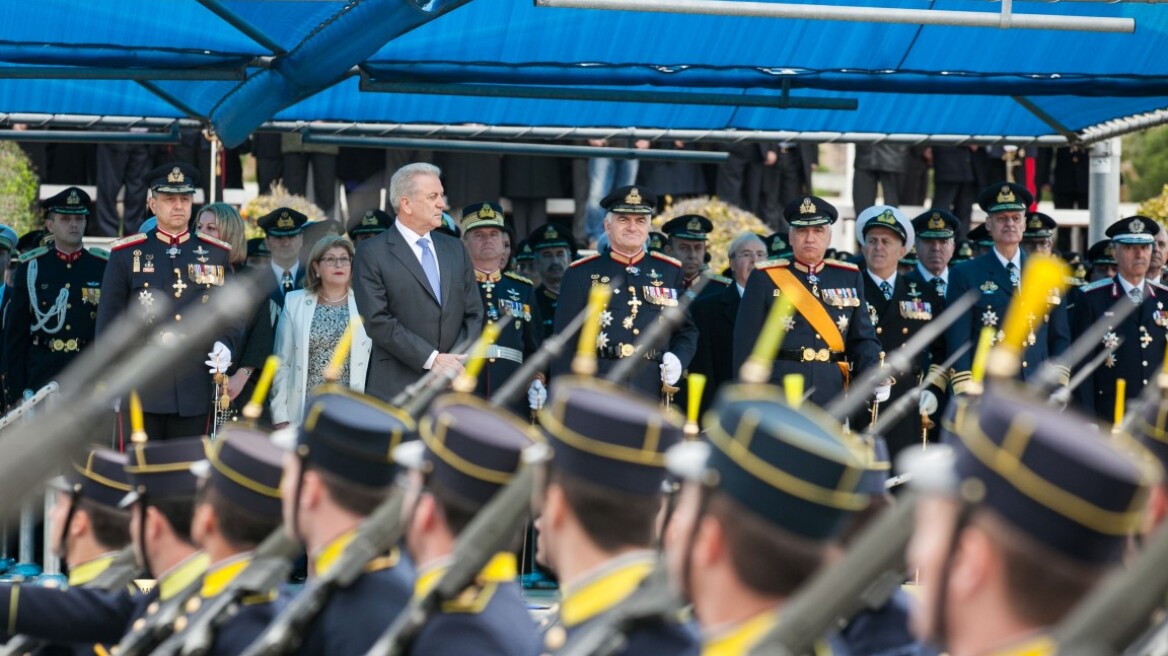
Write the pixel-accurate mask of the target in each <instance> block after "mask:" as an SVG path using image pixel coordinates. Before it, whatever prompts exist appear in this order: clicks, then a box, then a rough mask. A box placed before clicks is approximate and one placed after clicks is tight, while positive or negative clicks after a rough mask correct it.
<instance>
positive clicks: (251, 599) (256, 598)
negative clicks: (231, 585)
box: [240, 590, 276, 606]
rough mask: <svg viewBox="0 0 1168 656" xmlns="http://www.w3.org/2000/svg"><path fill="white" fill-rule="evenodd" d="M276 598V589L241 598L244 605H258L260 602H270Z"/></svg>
mask: <svg viewBox="0 0 1168 656" xmlns="http://www.w3.org/2000/svg"><path fill="white" fill-rule="evenodd" d="M275 600H276V591H275V590H272V591H271V592H262V593H259V594H253V595H247V596H246V597H244V598H243V599H241V600H240V603H241V604H243V605H244V606H258V605H259V604H268V603H271V602H273V601H275Z"/></svg>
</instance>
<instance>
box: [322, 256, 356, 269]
mask: <svg viewBox="0 0 1168 656" xmlns="http://www.w3.org/2000/svg"><path fill="white" fill-rule="evenodd" d="M320 263H321V264H327V265H329V266H335V267H347V266H349V265H350V264H352V263H353V258H351V257H323V258H321V259H320Z"/></svg>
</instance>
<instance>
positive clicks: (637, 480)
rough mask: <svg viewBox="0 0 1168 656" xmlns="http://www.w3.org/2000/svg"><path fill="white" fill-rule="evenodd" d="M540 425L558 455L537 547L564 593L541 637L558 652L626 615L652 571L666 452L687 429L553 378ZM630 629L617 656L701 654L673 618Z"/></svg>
mask: <svg viewBox="0 0 1168 656" xmlns="http://www.w3.org/2000/svg"><path fill="white" fill-rule="evenodd" d="M540 417H541V424H542V425H543V427H544V428H545V429H546V430H547V433H548V435H549V442H550V445H551V447H552V454H553V455H552V460H551V462H550V464H548V465H547V472H546V477H547V482H546V484H545V485H544V489H543V494H542V496H541V498H540V499H539V500H537V502H536V504H537V506H539V508H540V515H539V520H538V521H537V528H538V529H539V531H540V546H539V548H540V550H541V562H546V563H547V564H548V565H549V567H550V568H551V569H552V570H553V571H555V573H556V574H557V575H558V576H559V579H560V589H561V593H562V595H561V603H560V607H559V613H558V616H557V618H556V620H555V622H554V623H553V624H552V626H550V627H549V628H548V629H547V630H546V631H545V633H544V651H545V652H551V653H554V652H556V651H557V650H560V649H564V648H565V645H568V646H570V645H571V642H572V640H574V639H580V638H579V636H582V635H585V634H586V633H587V632H589V631H594V630H597V629H596V627H597V626H598V624H600V623H603V622H606V621H608V619H610V618H611V617H612V616H613V613H615V612H619V609H620V608H621V605H622V604H623V603H624V602H625V601H626V600H627V599H629V597H630V595H632V594H633V593H634V591H635V590H637V588H638V587H639V586H641V585H643V582H645V580H646V578H647V577H648V576H649V573H650V572H651V571H652V570H653V569H654V566H655V565H656V563H657V558H658V557H657V554H656V552H655V550H654V549H653V547H654V544H655V543H656V541H657V529H656V527H657V517H658V513H659V512H660V510H661V506H662V500H663V499H662V496H663V495H662V491H661V489H662V483H663V482H664V481H665V475H666V472H665V456H664V453H665V451H666V450H667V449H669V447H671V446H673V445H674V444H676V443H678V442H679V441H680V440H681V421H680V418H679V417H677V416H676V415H674V414H673V413H666V412H663V411H662V409H661V408H660V407H659V406H658V405H657V404H654V403H650V402H648V401H647V400H645V399H642V398H638V397H635V396H630V395H629V394H628V391H627V390H626V389H624V388H623V387H619V386H616V385H612V384H609V383H607V382H604V381H599V380H595V379H589V378H580V377H575V376H563V377H560V378H557V379H556V381H555V384H554V385H553V386H552V394H551V398H550V399H549V400H548V404H547V406H545V407H544V409H543V411H542V413H541V415H540ZM625 630H626V631H627V632H626V634H625V638H626V642H625V647H624V649H623V650H620V651H617V652H615V653H614V656H617V655H619V654H628V655H630V656H631V655H633V654H675V655H679V656H684V655H687V654H694V655H696V654H697V653H698V646H697V640H696V638H695V636H694V635H693V633H692V632H691V631H690V630H689V629H688V628H687V627H686V626H684V625H683V624H681V622H680V621H679V620H678V618H677V617H676V616H661V617H657V618H651V619H649V618H646V619H645V620H644V621H642V622H639V623H637V624H636V625H634V626H633V627H631V628H626V629H625Z"/></svg>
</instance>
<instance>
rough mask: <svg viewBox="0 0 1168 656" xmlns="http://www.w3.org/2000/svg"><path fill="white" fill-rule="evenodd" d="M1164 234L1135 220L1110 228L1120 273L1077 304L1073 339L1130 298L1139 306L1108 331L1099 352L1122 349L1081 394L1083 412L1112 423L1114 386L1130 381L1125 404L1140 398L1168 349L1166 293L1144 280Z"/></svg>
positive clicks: (1144, 220) (1089, 288) (1093, 288)
mask: <svg viewBox="0 0 1168 656" xmlns="http://www.w3.org/2000/svg"><path fill="white" fill-rule="evenodd" d="M1160 230H1162V228H1161V227H1160V225H1159V224H1158V223H1156V222H1155V221H1153V220H1152V219H1149V218H1146V217H1143V216H1133V217H1128V218H1126V219H1120V220H1118V221H1116V222H1115V223H1113V224H1112V225H1111V226H1110V227H1108V228H1107V233H1106V234H1107V236H1108V237H1110V238H1111V243H1112V244H1114V247H1115V259H1116V261H1117V262H1118V264H1119V273H1118V274H1116V276H1115V277H1114V278H1104V279H1101V280H1097V281H1095V282H1093V283H1091V284H1089V285H1086V286H1085V287H1083V288H1082V293H1081V294H1080V295H1079V298H1078V299H1077V300H1076V302H1075V307H1074V314H1073V316H1072V321H1071V327H1072V333H1073V335H1074V337H1075V338H1078V337H1079V335H1081V334H1083V332H1085V331H1086V330H1087V329H1088V328H1090V327H1091V326H1092V325H1094V324H1095V322H1096V321H1100V320H1106V318H1107V316H1109V315H1110V314H1112V312H1111V307H1112V306H1113V305H1115V303H1116V301H1118V300H1119V299H1120V298H1121V297H1124V296H1126V297H1127V298H1129V299H1131V302H1132V303H1136V304H1138V305H1139V309H1137V310H1136V311H1135V312H1133V313H1132V314H1129V315H1128V316H1127V317H1126V318H1125V319H1124V320H1123V322H1122V323H1120V324H1118V325H1109V330H1108V332H1107V334H1106V335H1104V336H1103V342H1102V344H1100V345H1099V349H1102V348H1104V347H1112V346H1116V345H1118V348H1117V349H1116V350H1115V351H1113V352H1112V354H1111V355H1110V356H1109V357H1108V358H1107V359H1106V360H1105V361H1104V363H1103V366H1101V367H1099V368H1097V369H1096V370H1095V371H1094V373H1092V374H1091V375H1090V376H1088V377H1087V379H1086V380H1084V381H1083V383H1082V385H1080V387H1079V389H1078V394H1079V398H1080V399H1081V400H1082V402H1083V406H1084V412H1086V413H1087V414H1093V415H1095V416H1096V417H1099V418H1101V419H1104V420H1106V421H1110V420H1111V419H1112V418H1113V417H1114V416H1115V406H1116V381H1118V380H1121V379H1122V380H1124V381H1126V390H1127V391H1126V393H1125V395H1124V399H1125V400H1124V404H1125V405H1126V404H1127V402H1128V401H1127V400H1128V399H1135V398H1138V397H1139V395H1140V391H1141V390H1143V389H1144V386H1145V385H1147V384H1148V382H1149V381H1153V380H1155V377H1156V374H1157V373H1158V372H1159V371H1160V366H1161V362H1163V359H1164V345H1165V344H1166V343H1168V310H1166V309H1165V304H1168V288H1165V287H1162V286H1160V285H1157V284H1155V283H1153V282H1148V281H1145V280H1144V276H1146V275H1147V272H1148V265H1149V262H1150V261H1151V251H1152V242H1153V239H1154V237H1155V235H1156V234H1157V233H1159V232H1160Z"/></svg>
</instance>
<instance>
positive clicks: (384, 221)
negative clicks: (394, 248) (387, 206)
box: [349, 209, 393, 237]
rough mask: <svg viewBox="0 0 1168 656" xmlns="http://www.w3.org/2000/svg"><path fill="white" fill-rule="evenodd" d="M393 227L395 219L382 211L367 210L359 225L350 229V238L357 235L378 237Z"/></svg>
mask: <svg viewBox="0 0 1168 656" xmlns="http://www.w3.org/2000/svg"><path fill="white" fill-rule="evenodd" d="M392 225H393V217H392V216H390V215H388V214H386V213H385V212H382V211H381V210H376V209H374V210H365V216H363V217H361V220H360V221H358V222H357V225H355V226H353V227H352V228H349V237H356V236H357V235H378V234H381V233H383V232H385V231H386V230H389V228H390V226H392Z"/></svg>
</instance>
